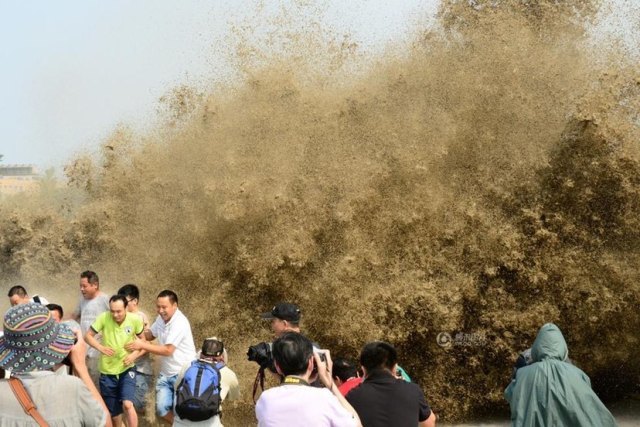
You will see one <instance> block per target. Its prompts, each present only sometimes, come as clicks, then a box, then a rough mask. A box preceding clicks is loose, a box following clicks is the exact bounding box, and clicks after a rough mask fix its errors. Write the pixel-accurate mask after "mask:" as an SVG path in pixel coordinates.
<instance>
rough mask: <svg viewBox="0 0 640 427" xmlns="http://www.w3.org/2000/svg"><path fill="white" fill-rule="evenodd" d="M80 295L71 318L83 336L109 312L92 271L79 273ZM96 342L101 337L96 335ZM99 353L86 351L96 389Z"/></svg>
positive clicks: (104, 295) (107, 302)
mask: <svg viewBox="0 0 640 427" xmlns="http://www.w3.org/2000/svg"><path fill="white" fill-rule="evenodd" d="M80 294H81V298H80V301H79V302H78V306H77V307H76V309H75V310H74V311H73V313H71V318H72V319H73V320H75V321H77V322H79V323H80V331H81V332H82V336H85V335H86V334H87V332H88V331H89V329H90V328H91V325H92V324H93V322H95V321H96V318H97V317H98V315H99V314H101V313H104V312H105V311H109V295H107V294H105V293H104V292H102V291H101V290H100V279H99V278H98V275H97V274H96V273H95V272H93V271H89V270H87V271H83V272H82V273H80ZM96 339H97V340H98V341H101V340H102V336H101V335H96ZM99 360H100V352H99V351H98V350H96V349H95V348H92V347H90V348H89V349H88V350H87V369H89V375H91V379H92V380H93V382H94V384H95V385H96V387H98V381H99V379H100V370H99V369H98V361H99Z"/></svg>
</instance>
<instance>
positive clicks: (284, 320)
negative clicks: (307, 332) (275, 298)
mask: <svg viewBox="0 0 640 427" xmlns="http://www.w3.org/2000/svg"><path fill="white" fill-rule="evenodd" d="M262 318H263V319H265V320H270V321H271V330H272V331H273V334H274V335H275V337H276V338H278V337H279V336H281V335H282V334H284V333H285V332H298V333H300V307H298V306H297V305H295V304H290V303H287V302H281V303H280V304H276V305H274V306H273V308H272V309H271V311H269V312H267V313H263V314H262Z"/></svg>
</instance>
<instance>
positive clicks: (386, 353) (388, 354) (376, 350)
mask: <svg viewBox="0 0 640 427" xmlns="http://www.w3.org/2000/svg"><path fill="white" fill-rule="evenodd" d="M397 360H398V352H397V351H396V349H395V348H394V347H393V346H392V345H391V344H389V343H387V342H383V341H373V342H370V343H367V344H365V346H364V347H362V351H361V352H360V364H361V365H362V366H363V367H364V368H365V369H366V370H367V372H371V371H373V370H374V369H392V368H393V366H394V365H395V364H396V362H397Z"/></svg>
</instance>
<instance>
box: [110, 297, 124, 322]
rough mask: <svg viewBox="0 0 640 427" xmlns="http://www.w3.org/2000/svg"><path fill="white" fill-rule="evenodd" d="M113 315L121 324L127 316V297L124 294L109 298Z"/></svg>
mask: <svg viewBox="0 0 640 427" xmlns="http://www.w3.org/2000/svg"><path fill="white" fill-rule="evenodd" d="M109 311H111V317H113V320H114V321H115V322H116V323H117V324H118V325H119V324H121V323H122V322H124V319H125V318H126V317H127V298H126V297H125V296H124V295H114V296H112V297H111V298H109Z"/></svg>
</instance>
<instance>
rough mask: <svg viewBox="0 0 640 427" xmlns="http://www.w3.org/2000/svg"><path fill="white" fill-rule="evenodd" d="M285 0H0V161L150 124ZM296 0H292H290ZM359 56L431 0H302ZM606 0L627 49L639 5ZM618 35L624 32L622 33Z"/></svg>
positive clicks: (405, 30)
mask: <svg viewBox="0 0 640 427" xmlns="http://www.w3.org/2000/svg"><path fill="white" fill-rule="evenodd" d="M291 1H292V0H262V1H260V0H224V1H223V0H136V1H129V0H127V1H125V0H57V1H51V0H27V1H20V0H0V64H1V66H0V154H2V155H4V158H3V159H2V162H3V163H4V164H35V165H36V166H37V167H38V169H39V170H40V171H43V170H44V169H46V168H48V167H52V166H53V167H55V168H56V170H57V171H60V170H61V169H62V167H63V166H64V164H65V163H67V162H68V161H70V160H71V159H72V158H73V157H74V156H75V155H77V154H79V153H85V152H93V151H95V150H96V149H97V147H98V145H99V143H100V142H101V141H102V140H103V139H104V138H105V137H106V136H107V135H108V134H109V133H110V131H111V130H113V129H114V128H115V127H116V126H117V125H118V124H127V125H130V126H132V127H133V128H134V129H135V128H143V127H144V126H145V125H148V124H149V123H152V122H153V119H154V117H155V115H154V114H155V112H156V109H157V107H158V99H159V98H160V97H161V96H162V95H163V94H166V93H167V92H168V91H169V90H170V89H171V88H173V87H176V86H179V85H182V84H186V85H189V86H195V87H199V86H200V87H201V86H202V85H203V84H204V85H206V83H207V82H210V81H212V80H213V79H218V80H219V79H222V78H224V77H225V76H226V75H227V74H229V73H231V72H232V71H231V68H230V67H229V66H228V64H227V63H226V57H225V55H224V52H227V51H228V49H227V50H225V48H226V47H227V46H228V40H229V34H230V29H231V28H232V27H234V26H237V25H242V24H246V23H247V22H249V21H248V20H247V16H253V15H255V13H256V9H257V5H259V4H260V3H262V4H264V5H268V6H267V7H266V8H267V9H269V8H272V9H274V8H276V7H278V6H280V5H285V6H286V5H288V4H290V3H291ZM299 1H302V0H299ZM306 2H307V3H312V4H316V5H319V9H322V10H323V11H324V14H323V18H322V19H323V22H324V23H325V24H327V25H328V26H330V27H331V28H333V29H335V31H336V32H337V33H344V34H349V35H350V37H351V40H353V41H355V42H357V43H358V45H359V49H361V50H362V51H364V52H371V51H374V50H376V49H380V48H384V47H385V46H387V45H388V44H389V43H392V42H398V41H402V40H403V39H407V38H408V37H409V36H410V35H411V30H412V29H413V28H415V24H416V23H417V22H420V25H424V23H425V22H428V20H429V19H433V17H434V15H435V13H436V9H437V6H438V0H394V1H392V2H391V1H388V0H349V1H344V0H306ZM605 3H607V4H609V5H612V10H613V11H614V13H613V14H612V18H611V19H610V20H609V21H605V22H606V23H605V25H604V30H602V29H601V30H600V33H601V35H602V34H606V33H616V34H617V35H616V36H617V37H622V38H626V39H627V40H630V42H629V44H631V45H633V44H634V43H635V45H636V46H637V45H638V44H639V43H638V42H639V41H640V39H639V38H638V37H637V35H638V33H640V23H638V22H633V21H632V20H630V19H628V17H629V16H636V17H637V16H640V1H637V0H605ZM629 34H634V35H635V36H634V37H635V38H634V37H631V38H629Z"/></svg>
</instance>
